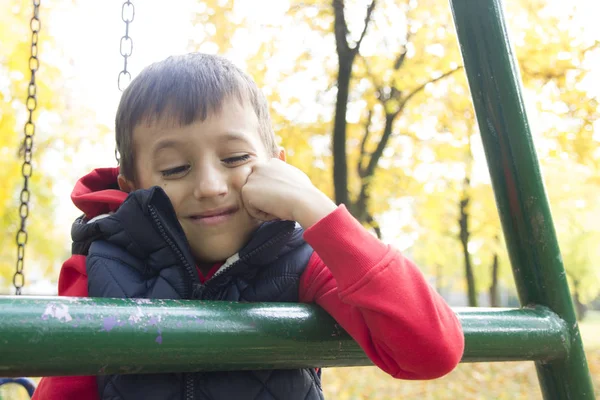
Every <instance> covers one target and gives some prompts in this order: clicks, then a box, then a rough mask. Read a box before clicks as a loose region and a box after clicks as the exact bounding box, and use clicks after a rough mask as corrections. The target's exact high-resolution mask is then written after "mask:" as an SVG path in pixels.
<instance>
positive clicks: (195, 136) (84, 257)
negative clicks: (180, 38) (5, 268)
mask: <svg viewBox="0 0 600 400" xmlns="http://www.w3.org/2000/svg"><path fill="white" fill-rule="evenodd" d="M116 142H117V148H118V150H119V153H120V155H121V159H120V168H114V169H111V168H107V169H98V170H95V171H93V172H92V173H90V174H88V175H87V176H85V177H83V178H82V179H81V180H80V181H79V182H78V183H77V185H76V186H75V189H74V190H73V193H72V199H73V201H74V203H75V204H76V205H77V206H78V207H79V208H80V209H81V210H82V211H83V212H84V216H82V217H81V218H79V219H78V220H77V221H75V223H74V225H73V230H72V236H73V241H74V243H73V256H72V257H71V259H69V260H68V261H67V262H66V263H65V264H64V265H63V268H62V270H61V275H60V279H59V295H63V296H90V297H141V298H161V299H198V300H200V299H201V300H227V301H253V302H258V301H283V302H314V303H316V304H318V305H320V306H321V307H323V308H324V309H325V310H326V311H327V312H329V313H330V314H331V315H332V316H333V317H334V318H335V319H336V320H337V321H338V322H339V323H340V325H341V326H342V327H343V328H344V329H345V330H346V331H347V332H348V333H349V334H350V335H352V337H353V338H354V339H355V340H356V341H357V342H358V343H359V344H360V345H361V347H362V348H363V349H364V351H365V353H366V354H367V355H368V356H369V357H370V359H371V360H373V362H374V363H375V364H376V365H377V366H378V367H380V368H381V369H383V370H384V371H386V372H387V373H388V374H390V375H392V376H394V377H396V378H400V379H433V378H437V377H440V376H442V375H445V374H446V373H448V372H449V371H451V370H452V369H453V368H454V367H455V366H456V365H457V363H458V362H459V360H460V358H461V356H462V353H463V349H464V339H463V334H462V330H461V326H460V323H459V321H458V319H457V317H456V315H455V314H454V313H453V311H452V310H451V309H450V308H449V307H448V305H447V304H446V303H445V302H444V300H443V299H442V298H441V297H440V296H439V295H438V294H437V293H435V291H434V290H433V289H432V288H431V287H430V286H429V285H428V284H427V282H426V280H425V278H424V277H423V275H422V274H421V273H420V272H419V270H418V269H417V268H416V266H415V265H413V264H412V263H411V262H410V261H409V260H407V259H406V258H404V257H403V256H402V255H401V254H400V253H399V252H398V251H396V250H395V249H393V248H391V247H389V246H386V245H384V244H383V243H382V242H380V241H379V240H377V239H376V238H374V237H373V236H372V235H370V234H369V233H368V232H367V231H366V230H365V229H364V228H363V227H362V226H361V225H360V224H359V223H358V222H357V221H356V220H355V219H353V218H352V216H351V215H350V214H349V213H348V211H347V210H346V208H345V207H344V206H343V205H340V206H336V205H335V204H334V203H333V202H332V201H331V200H330V199H329V198H327V196H325V195H324V194H323V193H322V192H320V191H319V190H318V189H317V188H316V187H314V186H313V185H312V183H311V181H310V180H309V179H308V177H307V176H306V175H305V174H303V173H302V172H300V171H299V170H298V169H296V168H294V167H292V166H291V165H289V164H286V163H285V153H284V151H283V150H282V149H280V148H278V146H277V144H276V140H275V135H274V132H273V129H272V127H271V121H270V117H269V112H268V106H267V103H266V99H265V98H264V96H263V95H262V94H261V92H260V90H259V89H258V88H257V87H256V85H255V83H254V82H253V81H252V79H251V78H249V77H248V76H247V75H246V74H244V73H243V72H242V71H240V70H239V69H238V68H237V67H235V66H234V65H233V64H231V63H230V62H228V61H226V60H224V59H222V58H220V57H216V56H209V55H203V54H189V55H184V56H178V57H170V58H168V59H166V60H164V61H162V62H159V63H156V64H153V65H151V66H149V67H147V68H146V69H145V70H144V71H142V72H141V73H140V75H139V76H138V77H136V78H135V79H134V80H133V81H132V82H131V84H130V85H129V87H128V88H127V89H126V90H125V91H124V93H123V96H122V99H121V102H120V105H119V109H118V111H117V117H116ZM294 221H295V222H294ZM296 222H297V223H296ZM322 398H323V395H322V390H321V383H320V374H319V373H317V371H316V370H315V369H312V368H309V369H300V370H275V371H234V372H210V373H199V374H157V375H139V374H138V375H116V376H99V377H52V378H44V379H42V381H41V382H40V385H39V387H38V389H37V391H36V394H35V396H34V399H37V400H47V399H61V400H68V399H78V400H80V399H286V400H294V399H303V400H304V399H322Z"/></svg>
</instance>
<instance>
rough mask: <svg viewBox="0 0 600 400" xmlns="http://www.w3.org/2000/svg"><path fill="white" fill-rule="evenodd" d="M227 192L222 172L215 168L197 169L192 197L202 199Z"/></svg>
mask: <svg viewBox="0 0 600 400" xmlns="http://www.w3.org/2000/svg"><path fill="white" fill-rule="evenodd" d="M224 194H227V181H226V179H225V176H223V174H222V173H221V172H220V171H218V170H216V169H215V168H203V170H202V171H198V175H197V179H196V182H195V187H194V197H195V198H196V199H198V200H199V199H203V198H207V197H216V196H222V195H224Z"/></svg>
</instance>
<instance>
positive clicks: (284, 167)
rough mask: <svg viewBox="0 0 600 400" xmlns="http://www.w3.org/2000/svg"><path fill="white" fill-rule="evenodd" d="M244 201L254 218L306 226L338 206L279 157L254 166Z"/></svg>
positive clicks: (306, 177) (244, 191)
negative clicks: (293, 222)
mask: <svg viewBox="0 0 600 400" xmlns="http://www.w3.org/2000/svg"><path fill="white" fill-rule="evenodd" d="M242 200H243V201H244V206H245V207H246V210H247V211H248V213H249V214H250V216H252V217H253V218H256V219H259V220H262V221H270V220H274V219H281V220H289V221H297V222H298V223H299V224H300V225H301V226H302V227H303V228H304V229H307V228H309V227H310V226H312V225H313V224H315V223H316V222H318V221H319V220H320V219H321V218H323V217H325V216H326V215H328V214H329V213H331V212H332V211H333V210H335V209H336V205H335V203H334V202H333V201H331V199H329V198H328V197H327V196H325V194H323V193H322V192H321V191H320V190H319V189H317V188H316V187H315V186H314V185H313V184H312V182H311V181H310V179H309V178H308V176H307V175H306V174H305V173H304V172H302V171H300V170H299V169H298V168H295V167H293V166H292V165H290V164H287V163H286V162H284V161H281V160H280V159H278V158H272V159H270V160H269V161H267V162H263V163H257V164H255V165H254V166H253V167H252V172H251V173H250V175H249V176H248V180H247V181H246V184H245V185H244V186H243V187H242Z"/></svg>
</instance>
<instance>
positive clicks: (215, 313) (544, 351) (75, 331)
mask: <svg viewBox="0 0 600 400" xmlns="http://www.w3.org/2000/svg"><path fill="white" fill-rule="evenodd" d="M457 311H458V315H459V317H460V319H461V322H462V324H463V327H464V331H465V340H466V350H465V355H464V359H463V361H492V360H497V361H500V360H505V361H507V360H546V361H550V360H554V359H560V358H564V357H565V356H566V355H567V353H568V348H567V345H568V342H569V341H568V331H567V327H566V326H565V324H564V322H563V321H562V320H561V319H560V318H558V317H557V316H556V314H554V313H552V312H551V311H550V310H548V309H547V308H544V307H536V308H531V309H458V310H457ZM356 365H371V362H370V361H369V359H368V358H367V357H366V356H365V354H364V352H363V351H362V350H361V349H360V347H359V346H358V345H357V344H356V342H354V341H353V340H352V339H351V338H350V336H348V334H347V333H346V332H344V331H343V330H342V329H341V328H340V327H339V326H338V325H337V324H336V323H335V322H334V321H333V319H332V318H331V317H330V316H329V315H328V314H327V313H325V312H324V311H323V310H322V309H321V308H319V307H317V306H314V305H306V304H290V303H268V304H260V303H229V302H200V301H176V300H152V301H149V300H135V299H89V298H64V297H56V298H37V297H21V296H19V297H16V296H13V297H0V376H52V375H100V374H111V373H118V374H127V373H152V372H183V371H188V372H192V371H206V370H242V369H271V368H299V367H334V366H338V367H339V366H356Z"/></svg>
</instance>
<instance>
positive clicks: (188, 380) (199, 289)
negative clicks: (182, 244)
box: [148, 205, 293, 400]
mask: <svg viewBox="0 0 600 400" xmlns="http://www.w3.org/2000/svg"><path fill="white" fill-rule="evenodd" d="M148 209H149V210H150V214H151V216H152V220H153V221H154V224H155V225H156V227H157V228H158V231H159V232H160V235H161V236H162V238H163V239H164V240H165V241H166V242H167V244H168V245H169V247H170V248H171V249H172V250H173V251H174V252H175V254H177V256H178V257H179V259H180V261H181V264H182V265H183V267H184V269H185V271H186V272H187V273H188V275H189V276H190V285H188V286H187V292H186V293H185V296H184V298H185V299H201V298H202V296H203V295H204V293H205V292H206V289H207V288H206V284H202V283H200V280H199V279H198V274H197V273H196V271H195V269H194V267H193V266H191V265H190V264H189V263H188V261H187V259H186V258H185V256H184V255H183V252H182V251H181V249H180V248H179V246H177V244H175V242H174V241H173V240H172V239H171V237H170V236H169V235H168V234H167V232H166V231H165V228H164V226H163V224H162V221H161V220H160V217H159V216H158V213H157V212H156V208H155V207H154V206H152V205H149V206H148ZM292 232H293V231H290V232H283V233H280V234H279V235H277V236H275V237H273V238H271V239H270V240H268V241H267V242H265V243H263V244H262V245H260V246H258V247H257V248H256V249H254V250H252V251H251V252H249V253H247V254H244V256H243V257H240V258H239V259H238V260H237V261H235V262H233V263H231V265H230V266H229V268H226V269H224V270H222V271H219V272H217V273H216V274H215V275H214V276H213V277H212V278H211V279H210V280H209V281H211V280H213V279H215V278H216V277H217V276H221V275H223V273H224V272H225V271H230V270H231V268H233V267H234V266H235V265H237V264H239V263H240V262H242V261H246V260H248V259H250V258H251V257H252V256H254V255H255V254H257V253H259V252H261V251H264V250H265V249H267V248H269V247H270V246H272V245H274V244H275V243H277V242H278V241H280V240H282V239H284V238H286V237H288V236H290V235H291V234H292ZM195 378H196V377H195V375H194V374H193V373H185V374H183V379H184V386H185V389H184V392H185V393H184V399H185V400H194V397H195V386H196V379H195Z"/></svg>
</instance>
